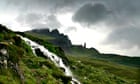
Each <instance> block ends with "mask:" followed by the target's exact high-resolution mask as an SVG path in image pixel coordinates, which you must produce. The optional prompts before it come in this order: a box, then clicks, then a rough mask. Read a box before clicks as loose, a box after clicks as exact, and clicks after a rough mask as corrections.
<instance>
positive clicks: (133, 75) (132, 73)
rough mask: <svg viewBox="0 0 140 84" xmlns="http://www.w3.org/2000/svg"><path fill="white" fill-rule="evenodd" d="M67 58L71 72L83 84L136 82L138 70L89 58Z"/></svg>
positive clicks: (125, 83)
mask: <svg viewBox="0 0 140 84" xmlns="http://www.w3.org/2000/svg"><path fill="white" fill-rule="evenodd" d="M68 58H69V60H70V63H71V68H72V71H73V72H74V74H76V77H77V78H78V79H80V81H81V82H82V83H83V84H92V83H94V84H135V83H136V82H137V81H138V76H137V75H138V68H133V67H128V66H124V65H119V64H115V63H111V62H108V61H104V60H97V59H93V58H91V57H76V56H68Z"/></svg>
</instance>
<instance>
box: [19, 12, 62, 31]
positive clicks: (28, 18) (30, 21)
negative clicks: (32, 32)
mask: <svg viewBox="0 0 140 84" xmlns="http://www.w3.org/2000/svg"><path fill="white" fill-rule="evenodd" d="M17 21H18V22H19V23H20V24H22V25H28V26H29V27H31V28H49V29H56V28H60V27H61V24H60V22H59V21H58V20H57V18H56V16H55V15H44V14H36V13H27V14H22V15H19V17H17Z"/></svg>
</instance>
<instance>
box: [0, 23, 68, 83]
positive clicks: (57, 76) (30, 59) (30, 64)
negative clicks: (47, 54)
mask: <svg viewBox="0 0 140 84" xmlns="http://www.w3.org/2000/svg"><path fill="white" fill-rule="evenodd" d="M0 42H1V43H2V44H4V45H5V48H6V49H7V50H8V54H9V58H8V68H7V69H5V68H3V67H2V66H1V65H0V84H20V83H23V82H24V83H25V84H68V83H69V82H70V78H69V77H66V76H64V73H63V72H62V70H60V69H59V68H57V67H56V66H55V65H54V63H52V62H51V61H50V60H49V59H46V58H42V57H38V56H34V54H33V53H32V51H31V48H30V47H29V46H28V45H26V43H25V42H24V41H23V40H21V39H20V38H19V37H17V36H16V34H15V33H13V32H12V31H10V30H7V29H6V28H5V27H3V26H1V25H0ZM11 42H12V44H11ZM50 46H51V45H50ZM11 63H13V65H14V66H15V65H16V64H17V65H18V67H19V70H18V71H19V73H17V71H16V70H15V69H14V68H11V67H12V66H11ZM21 75H23V76H24V78H23V79H21V78H20V76H21Z"/></svg>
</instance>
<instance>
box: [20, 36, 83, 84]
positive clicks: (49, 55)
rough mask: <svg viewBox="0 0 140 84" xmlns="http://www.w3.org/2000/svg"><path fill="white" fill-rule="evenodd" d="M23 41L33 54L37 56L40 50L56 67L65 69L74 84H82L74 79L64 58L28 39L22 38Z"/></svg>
mask: <svg viewBox="0 0 140 84" xmlns="http://www.w3.org/2000/svg"><path fill="white" fill-rule="evenodd" d="M20 37H21V39H23V40H24V41H25V42H26V43H27V44H28V45H30V46H31V48H32V51H33V53H34V54H35V55H36V52H35V50H36V49H40V51H41V52H42V53H43V54H44V56H46V57H47V58H49V59H50V60H51V61H53V62H54V63H55V65H56V66H57V67H59V68H63V69H64V73H65V75H66V76H70V77H72V81H71V83H72V84H81V83H80V82H79V81H78V80H77V79H76V78H74V76H73V74H72V72H71V70H70V68H69V67H68V66H66V65H65V63H64V62H63V60H62V58H60V57H58V56H57V55H55V54H54V53H52V52H50V51H48V49H46V48H45V47H44V46H42V45H39V44H38V43H36V42H34V41H31V40H30V39H28V38H25V37H22V36H20Z"/></svg>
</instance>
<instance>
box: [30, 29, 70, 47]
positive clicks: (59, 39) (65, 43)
mask: <svg viewBox="0 0 140 84" xmlns="http://www.w3.org/2000/svg"><path fill="white" fill-rule="evenodd" d="M29 32H33V33H37V34H42V35H47V36H51V37H54V38H55V39H54V40H51V41H50V42H51V43H52V44H54V45H57V46H59V47H62V48H63V49H67V48H69V47H71V46H72V43H71V41H70V40H69V38H68V36H67V35H64V34H60V33H59V31H58V30H57V29H55V30H52V31H49V29H40V30H39V29H35V30H32V31H29Z"/></svg>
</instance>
